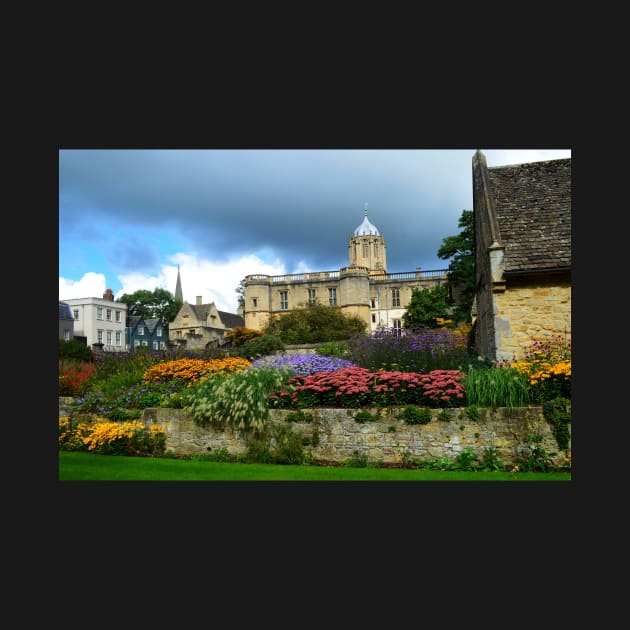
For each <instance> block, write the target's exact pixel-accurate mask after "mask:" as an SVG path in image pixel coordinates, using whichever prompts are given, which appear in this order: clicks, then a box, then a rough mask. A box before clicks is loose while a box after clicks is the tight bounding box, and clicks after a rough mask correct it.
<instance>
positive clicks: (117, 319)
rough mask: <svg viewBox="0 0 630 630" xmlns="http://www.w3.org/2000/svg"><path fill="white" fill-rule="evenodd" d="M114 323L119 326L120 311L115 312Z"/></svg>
mask: <svg viewBox="0 0 630 630" xmlns="http://www.w3.org/2000/svg"><path fill="white" fill-rule="evenodd" d="M116 321H117V322H118V323H119V324H120V311H116Z"/></svg>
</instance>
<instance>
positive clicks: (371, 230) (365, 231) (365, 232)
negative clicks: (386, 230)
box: [353, 203, 381, 236]
mask: <svg viewBox="0 0 630 630" xmlns="http://www.w3.org/2000/svg"><path fill="white" fill-rule="evenodd" d="M363 209H364V211H365V216H364V217H363V222H362V223H361V225H360V226H359V227H358V228H357V229H356V230H355V231H354V234H353V235H354V236H380V235H381V233H380V232H379V231H378V229H377V228H376V226H375V225H372V224H371V223H370V220H369V219H368V216H367V203H366V204H364V206H363Z"/></svg>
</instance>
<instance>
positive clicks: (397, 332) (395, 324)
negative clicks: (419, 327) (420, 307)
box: [392, 319, 402, 337]
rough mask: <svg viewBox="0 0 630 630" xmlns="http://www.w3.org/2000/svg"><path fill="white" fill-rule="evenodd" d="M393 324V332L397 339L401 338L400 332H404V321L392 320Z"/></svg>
mask: <svg viewBox="0 0 630 630" xmlns="http://www.w3.org/2000/svg"><path fill="white" fill-rule="evenodd" d="M392 323H393V326H392V328H393V332H394V334H395V335H396V336H397V337H400V331H401V330H402V321H401V320H400V319H394V320H392Z"/></svg>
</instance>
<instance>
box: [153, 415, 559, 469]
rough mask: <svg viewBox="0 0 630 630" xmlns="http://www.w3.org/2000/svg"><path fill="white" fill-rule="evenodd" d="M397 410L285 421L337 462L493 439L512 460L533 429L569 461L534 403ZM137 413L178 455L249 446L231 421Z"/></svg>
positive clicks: (425, 452) (396, 458)
mask: <svg viewBox="0 0 630 630" xmlns="http://www.w3.org/2000/svg"><path fill="white" fill-rule="evenodd" d="M400 410H401V408H397V407H391V408H380V409H379V408H374V409H369V410H368V411H369V412H370V413H373V414H378V416H379V419H378V421H375V422H366V423H358V422H356V421H355V419H354V416H355V414H356V413H357V411H358V410H357V409H333V408H314V409H306V410H304V412H305V413H309V414H312V417H313V421H312V422H308V423H305V422H291V423H290V425H291V426H292V428H293V430H294V431H295V432H299V433H300V434H302V435H303V436H304V437H311V436H312V435H313V433H314V432H315V431H317V432H318V434H319V444H318V445H317V446H316V447H307V448H310V449H311V452H312V455H313V458H314V459H315V460H320V461H329V462H337V463H341V462H343V461H344V460H346V459H349V458H351V457H353V456H356V455H357V454H358V455H366V456H367V457H368V458H369V460H370V461H378V460H381V461H382V462H383V463H386V464H400V463H402V461H403V457H404V456H408V457H413V458H417V459H432V458H434V457H448V458H449V459H451V460H453V459H455V457H457V455H458V454H459V453H461V451H462V450H463V449H465V448H471V449H472V450H473V451H474V452H475V453H477V454H478V455H479V456H481V454H482V453H483V449H484V448H486V447H489V446H494V447H496V448H497V449H498V451H499V456H500V457H501V459H502V460H503V461H504V462H505V464H507V465H509V466H511V465H514V464H516V463H517V461H518V459H519V458H520V456H521V455H522V453H523V452H526V449H527V440H528V436H530V435H532V434H536V433H537V434H540V435H541V436H542V441H541V442H540V444H539V445H540V446H541V447H542V448H544V449H545V450H546V451H547V452H550V453H551V452H555V453H557V455H556V456H554V457H553V458H552V461H553V463H554V466H556V467H569V466H570V460H569V459H568V457H567V454H566V453H563V452H559V449H558V445H557V443H556V441H555V438H554V436H553V433H552V431H551V427H550V425H549V424H548V423H547V422H546V420H545V419H544V417H543V415H542V410H541V408H540V407H526V408H519V409H513V410H509V409H507V408H499V409H496V410H491V409H481V410H480V413H479V418H478V420H477V421H471V420H470V419H469V418H468V417H466V409H465V408H461V409H460V408H458V409H451V410H449V412H450V414H451V420H449V421H443V420H438V419H437V415H438V413H439V410H438V409H433V410H431V414H432V416H433V419H432V420H431V422H429V423H428V424H425V425H409V424H406V423H405V422H403V421H402V420H398V419H397V417H396V416H397V415H398V413H399V412H400ZM289 413H291V411H290V410H284V409H276V410H272V411H271V412H270V417H269V419H268V421H267V425H268V427H269V428H272V427H274V426H278V425H281V426H287V424H288V423H287V421H286V420H285V418H286V416H287V414H289ZM141 419H142V421H143V422H145V423H146V424H147V425H150V424H153V423H157V424H159V425H160V426H161V427H162V429H163V430H164V432H165V435H166V449H167V450H171V451H173V453H174V454H176V455H189V454H200V453H208V452H211V451H213V450H217V449H220V448H226V449H227V450H228V452H229V453H230V454H233V455H235V454H245V453H246V452H247V439H248V438H249V436H250V434H249V433H248V432H246V431H238V430H234V429H232V428H229V427H226V428H223V429H219V428H215V427H213V426H209V427H199V426H198V425H197V424H196V423H195V421H194V420H193V418H192V417H191V416H190V415H188V414H187V413H186V412H184V411H183V410H180V409H167V408H155V409H145V410H144V412H143V415H142V418H141Z"/></svg>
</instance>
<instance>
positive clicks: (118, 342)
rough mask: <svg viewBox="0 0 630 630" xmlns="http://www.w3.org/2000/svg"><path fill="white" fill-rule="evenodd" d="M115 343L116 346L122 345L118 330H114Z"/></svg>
mask: <svg viewBox="0 0 630 630" xmlns="http://www.w3.org/2000/svg"><path fill="white" fill-rule="evenodd" d="M116 345H117V346H121V345H122V336H121V334H120V330H117V331H116Z"/></svg>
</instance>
